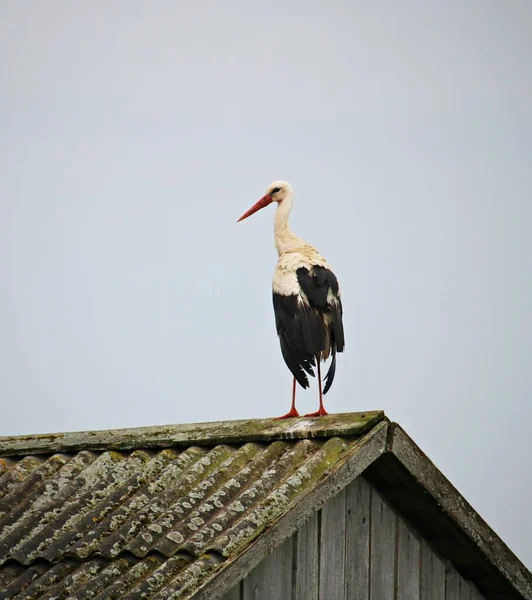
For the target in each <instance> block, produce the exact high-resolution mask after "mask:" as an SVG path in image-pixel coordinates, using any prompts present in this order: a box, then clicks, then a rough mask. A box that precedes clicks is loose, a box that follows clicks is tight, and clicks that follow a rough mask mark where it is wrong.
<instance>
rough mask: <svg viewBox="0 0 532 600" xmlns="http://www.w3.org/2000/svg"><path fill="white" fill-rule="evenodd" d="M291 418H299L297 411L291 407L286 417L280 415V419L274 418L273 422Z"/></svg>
mask: <svg viewBox="0 0 532 600" xmlns="http://www.w3.org/2000/svg"><path fill="white" fill-rule="evenodd" d="M291 417H299V413H298V412H297V410H296V409H295V408H294V407H292V408H291V409H290V412H287V413H286V415H282V416H280V417H274V421H279V420H280V419H290V418H291Z"/></svg>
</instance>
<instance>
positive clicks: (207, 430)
mask: <svg viewBox="0 0 532 600" xmlns="http://www.w3.org/2000/svg"><path fill="white" fill-rule="evenodd" d="M384 418H385V415H384V412H383V411H382V410H376V411H367V412H356V413H339V414H332V415H327V416H324V417H299V418H294V419H283V420H276V419H271V418H270V419H248V420H239V421H217V422H216V421H215V422H208V423H188V424H184V425H154V426H151V427H132V428H129V429H108V430H100V431H76V432H66V433H48V434H36V435H20V436H10V437H0V456H17V455H24V454H50V453H55V452H72V451H79V450H134V449H137V448H161V447H167V446H182V445H183V446H184V445H186V446H190V445H207V444H209V445H211V444H223V443H225V444H231V443H237V442H238V443H242V442H261V441H262V442H271V441H274V440H300V439H307V438H320V437H333V436H350V435H362V434H363V433H365V432H367V431H368V430H369V429H371V428H372V427H373V426H374V425H376V424H377V423H379V422H380V421H382V420H383V419H384Z"/></svg>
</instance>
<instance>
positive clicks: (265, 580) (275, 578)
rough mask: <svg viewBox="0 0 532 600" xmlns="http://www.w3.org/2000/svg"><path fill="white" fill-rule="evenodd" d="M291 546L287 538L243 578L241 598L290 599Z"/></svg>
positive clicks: (246, 599)
mask: <svg viewBox="0 0 532 600" xmlns="http://www.w3.org/2000/svg"><path fill="white" fill-rule="evenodd" d="M292 548H293V538H289V539H287V540H286V542H284V543H283V544H281V545H280V546H279V547H278V548H276V549H275V550H274V551H273V552H272V553H271V554H270V555H269V556H268V557H266V558H265V559H264V560H263V561H262V562H261V563H259V565H258V566H257V567H256V568H255V569H254V570H253V571H251V573H250V574H249V575H248V576H247V577H246V578H245V579H244V593H243V595H242V600H272V598H278V599H279V600H291V599H292Z"/></svg>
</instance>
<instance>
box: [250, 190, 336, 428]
mask: <svg viewBox="0 0 532 600" xmlns="http://www.w3.org/2000/svg"><path fill="white" fill-rule="evenodd" d="M272 202H277V210H276V212H275V227H274V230H275V247H276V248H277V253H278V254H279V260H278V262H277V266H276V267H275V273H274V276H273V309H274V312H275V324H276V327H277V334H278V335H279V341H280V344H281V352H282V354H283V358H284V361H285V363H286V365H287V367H288V368H289V369H290V371H291V372H292V375H293V376H294V381H293V386H292V408H291V409H290V411H289V412H288V413H286V415H283V416H282V417H278V418H279V419H285V418H287V417H298V416H299V413H298V412H297V410H296V381H297V382H298V383H299V385H301V387H302V388H307V387H309V381H308V377H307V373H308V374H309V375H312V376H313V377H314V370H313V368H312V367H314V366H317V369H318V386H319V394H320V407H319V409H318V411H317V412H315V413H311V414H309V415H306V416H307V417H317V416H322V415H326V414H327V411H326V410H325V408H324V406H323V395H324V394H326V393H327V392H328V391H329V389H330V387H331V385H332V382H333V379H334V374H335V371H336V353H337V352H342V351H343V349H344V328H343V324H342V302H341V300H340V289H339V286H338V280H337V279H336V276H335V274H334V273H333V272H332V270H331V268H330V266H329V265H328V263H327V261H326V260H325V259H324V258H323V256H321V255H320V254H319V252H318V251H317V250H316V249H315V248H313V247H312V246H311V245H310V244H307V242H305V241H304V240H302V239H301V238H299V237H297V235H295V234H294V233H293V232H292V230H291V229H290V226H289V224H288V216H289V215H290V211H291V210H292V205H293V202H294V190H293V189H292V186H291V185H290V184H289V183H287V182H286V181H274V182H273V183H272V184H271V185H270V187H269V188H268V191H267V192H266V194H265V195H264V196H263V197H262V198H261V199H260V200H259V201H258V202H257V203H256V204H255V205H254V206H252V207H251V208H250V209H249V210H248V211H247V212H245V213H244V214H243V215H242V216H241V217H240V219H238V222H240V221H242V220H243V219H247V218H248V217H249V216H251V215H252V214H253V213H255V212H257V211H258V210H260V209H261V208H264V207H265V206H268V204H271V203H272ZM329 356H331V357H332V360H331V365H330V367H329V370H328V372H327V375H325V387H324V389H323V391H322V381H321V369H320V361H322V360H326V359H327V358H329Z"/></svg>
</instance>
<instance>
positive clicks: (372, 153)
mask: <svg viewBox="0 0 532 600" xmlns="http://www.w3.org/2000/svg"><path fill="white" fill-rule="evenodd" d="M325 6H326V3H324V2H314V1H310V2H309V1H306V2H302V1H301V2H280V1H278V0H271V1H269V2H261V3H257V2H248V1H246V0H240V1H238V2H236V1H227V2H214V1H210V2H187V3H185V2H176V1H169V0H168V1H162V0H159V1H157V2H140V1H134V0H127V1H126V0H121V1H120V0H115V1H114V2H107V1H105V2H104V1H102V0H92V1H91V2H84V3H80V2H67V1H57V0H56V1H54V0H49V1H48V2H46V3H45V2H40V1H36V0H35V1H29V0H28V1H25V2H18V1H15V0H3V1H2V2H1V3H0V81H1V82H2V84H1V86H2V91H1V93H0V131H1V136H0V164H1V167H0V168H1V176H0V275H1V281H2V294H1V295H0V401H1V403H2V411H1V414H2V419H1V422H0V435H11V434H22V433H25V434H29V433H38V432H55V431H66V430H87V429H102V428H111V427H113V428H115V427H131V426H137V425H150V424H166V423H183V422H194V421H205V420H218V419H241V418H251V417H268V416H273V415H278V414H281V413H283V412H286V411H287V410H288V408H289V404H290V392H291V376H290V373H289V371H288V370H287V368H286V367H285V365H284V362H283V360H282V358H281V354H280V350H279V346H278V341H277V338H276V334H275V326H274V319H273V311H272V306H271V277H272V273H273V269H274V266H275V262H276V258H277V257H276V253H275V249H274V245H273V231H272V221H273V211H274V209H273V207H270V208H269V209H268V210H264V211H262V212H260V213H258V214H256V215H254V216H253V217H252V218H250V219H249V220H247V221H245V222H243V223H239V224H238V225H237V224H236V219H237V218H238V217H239V216H240V215H241V214H242V213H243V212H244V211H245V210H246V209H247V208H249V207H250V206H251V205H252V204H253V203H254V202H255V201H256V200H258V198H259V197H260V196H262V194H263V193H264V191H265V189H266V187H267V186H268V184H269V183H270V182H271V181H273V180H275V179H286V180H288V181H290V182H291V183H292V185H293V186H294V188H295V192H296V197H295V207H294V211H293V213H292V227H293V229H294V230H295V231H296V233H297V234H298V235H300V236H302V237H303V238H305V239H307V240H308V241H309V242H310V243H312V244H314V245H315V246H317V248H318V249H319V250H320V251H321V252H322V253H323V254H324V255H325V256H326V258H327V259H328V260H329V262H330V263H331V264H332V266H333V268H334V270H335V272H336V274H337V276H338V278H339V280H340V284H341V286H342V292H343V298H344V311H345V327H346V338H347V347H346V352H345V353H344V354H343V355H341V356H340V357H339V364H338V370H337V376H336V381H335V383H334V385H333V387H332V389H331V391H330V392H329V394H328V395H327V397H326V407H327V408H328V410H329V411H330V412H347V411H358V410H369V409H378V408H381V409H384V410H385V411H386V413H387V415H388V416H389V418H390V419H392V420H395V421H398V422H399V423H400V424H401V425H402V426H403V427H404V428H405V429H406V431H407V432H408V433H409V434H410V435H411V436H412V437H413V438H414V440H415V441H416V442H417V443H418V444H419V445H420V446H421V448H422V449H423V450H424V451H425V452H426V453H427V454H428V455H429V457H430V458H431V459H432V460H433V461H434V462H435V463H436V464H437V465H438V466H439V468H440V469H442V471H443V472H444V473H445V474H446V475H447V476H448V477H449V478H450V479H451V481H452V482H453V483H454V484H455V485H456V487H457V488H458V489H459V490H460V491H461V492H462V493H463V494H464V495H465V497H466V498H467V499H468V500H469V501H470V502H471V503H472V504H473V506H474V507H475V508H476V509H477V510H478V511H479V512H480V514H481V515H482V516H483V517H484V518H485V519H486V520H487V521H488V523H489V524H490V525H491V526H492V527H493V528H494V529H495V530H496V531H497V532H498V533H499V534H500V535H501V536H502V538H503V539H504V540H505V541H506V542H507V543H508V544H509V545H510V547H511V548H512V549H513V550H514V551H515V552H516V553H517V554H518V555H519V556H520V558H521V559H522V560H523V561H525V562H526V563H527V564H528V565H529V566H531V565H532V542H531V541H530V540H531V539H532V520H531V519H530V505H531V503H532V481H531V477H530V472H531V458H532V452H531V442H530V439H531V438H530V435H531V434H530V422H531V418H532V414H531V413H532V409H531V397H532V319H531V317H532V314H531V313H532V169H531V165H532V110H531V106H532V66H531V65H532V36H531V35H530V23H531V22H532V3H531V2H530V0H509V1H508V2H501V1H500V0H468V1H467V2H463V0H447V1H446V2H442V1H441V0H432V1H427V0H406V1H404V2H397V0H383V1H376V2H360V1H358V0H346V1H343V2H340V1H333V2H329V3H327V6H326V7H325ZM317 406H318V399H317V392H316V389H315V387H313V388H312V389H311V390H310V391H306V392H303V391H302V390H300V393H299V407H300V409H301V410H302V411H310V410H316V409H317Z"/></svg>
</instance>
